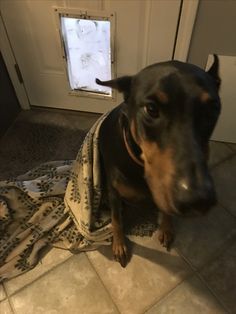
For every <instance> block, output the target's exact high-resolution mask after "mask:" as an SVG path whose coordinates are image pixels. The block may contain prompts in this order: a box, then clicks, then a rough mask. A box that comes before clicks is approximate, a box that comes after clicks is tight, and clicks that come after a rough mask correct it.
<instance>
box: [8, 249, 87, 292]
mask: <svg viewBox="0 0 236 314" xmlns="http://www.w3.org/2000/svg"><path fill="white" fill-rule="evenodd" d="M81 253H83V252H81ZM74 256H75V254H74V255H72V256H70V257H68V258H67V259H65V260H64V261H62V262H61V263H59V264H57V265H55V266H53V267H52V268H50V269H48V270H47V271H45V272H44V273H42V274H41V275H40V276H39V277H37V278H35V279H34V280H32V281H31V282H29V283H27V284H26V285H25V286H23V287H21V288H19V289H18V290H16V291H14V292H13V293H12V294H8V292H7V288H6V287H5V286H4V288H5V291H6V295H7V298H10V297H12V296H14V295H16V294H17V293H19V292H21V291H22V290H24V289H25V288H27V287H29V286H30V285H31V284H33V283H35V282H36V281H38V280H39V279H41V278H42V277H44V276H45V275H47V274H48V273H49V272H50V271H52V270H54V269H56V268H57V267H59V266H60V265H62V264H64V263H66V262H67V261H68V260H69V259H70V258H72V257H74ZM39 263H40V261H39V262H38V264H39ZM38 264H37V265H38ZM37 265H36V267H37ZM33 269H35V268H32V269H30V270H29V271H31V270H33ZM29 271H27V272H29ZM21 275H22V276H23V275H24V273H23V274H20V275H18V276H16V277H13V278H11V279H14V278H17V277H20V276H21ZM11 279H9V280H8V281H10V280H11ZM3 285H4V281H3Z"/></svg>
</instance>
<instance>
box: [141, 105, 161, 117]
mask: <svg viewBox="0 0 236 314" xmlns="http://www.w3.org/2000/svg"><path fill="white" fill-rule="evenodd" d="M144 111H145V113H146V114H148V115H149V116H150V117H152V118H154V119H157V118H159V109H158V107H157V105H156V104H155V103H150V104H147V105H145V106H144Z"/></svg>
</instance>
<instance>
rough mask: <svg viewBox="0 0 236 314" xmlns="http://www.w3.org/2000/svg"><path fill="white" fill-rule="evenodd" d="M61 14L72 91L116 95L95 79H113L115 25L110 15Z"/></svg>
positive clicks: (95, 94)
mask: <svg viewBox="0 0 236 314" xmlns="http://www.w3.org/2000/svg"><path fill="white" fill-rule="evenodd" d="M55 10H56V11H57V12H58V13H59V24H60V25H59V26H60V34H61V40H62V43H63V57H64V60H65V61H66V71H67V76H68V79H69V85H70V89H71V91H73V94H74V93H79V94H81V92H82V94H83V95H86V94H87V95H89V96H91V94H92V95H93V96H105V97H109V98H110V97H111V96H112V89H111V88H110V87H106V86H100V85H98V84H96V82H95V79H96V78H99V79H100V80H110V79H111V78H112V77H113V75H112V74H113V73H112V63H113V62H112V57H113V56H112V49H111V43H112V38H111V37H112V31H111V29H112V25H111V17H112V16H113V15H110V16H106V17H104V16H94V14H93V15H89V14H88V12H87V11H86V12H83V13H82V12H81V11H80V12H81V13H80V14H76V15H75V14H69V13H65V12H61V11H62V10H63V11H65V10H66V9H62V10H59V9H55ZM67 11H68V10H67Z"/></svg>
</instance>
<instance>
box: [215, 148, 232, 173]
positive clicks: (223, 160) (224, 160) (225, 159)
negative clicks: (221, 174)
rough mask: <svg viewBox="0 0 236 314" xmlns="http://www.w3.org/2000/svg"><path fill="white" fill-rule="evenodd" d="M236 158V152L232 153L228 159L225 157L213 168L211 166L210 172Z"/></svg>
mask: <svg viewBox="0 0 236 314" xmlns="http://www.w3.org/2000/svg"><path fill="white" fill-rule="evenodd" d="M235 156H236V152H231V153H230V154H229V155H228V156H227V157H224V158H223V159H221V160H220V161H218V162H216V163H215V164H214V165H212V166H209V167H210V170H211V171H212V170H215V168H216V167H218V166H219V165H221V164H222V163H224V162H226V161H228V160H230V159H233V158H234V157H235Z"/></svg>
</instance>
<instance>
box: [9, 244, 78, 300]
mask: <svg viewBox="0 0 236 314" xmlns="http://www.w3.org/2000/svg"><path fill="white" fill-rule="evenodd" d="M71 255H72V254H71V253H70V252H69V251H66V250H60V249H52V250H51V251H50V252H49V253H48V254H47V255H46V256H45V257H44V258H43V259H42V261H41V262H39V264H38V265H37V266H36V267H35V268H34V269H32V270H30V271H28V272H27V273H25V274H23V275H20V276H18V277H16V278H13V279H11V280H9V281H6V282H5V283H4V285H5V287H6V290H7V294H8V295H12V294H13V293H14V292H16V291H17V290H19V289H21V288H22V287H24V286H26V285H28V284H30V283H31V282H33V281H34V280H36V279H37V278H39V277H40V276H42V275H43V274H44V273H45V272H47V271H49V270H50V269H52V268H53V267H55V266H56V265H58V264H60V263H62V262H63V261H65V260H66V259H68V258H69V257H71Z"/></svg>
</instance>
